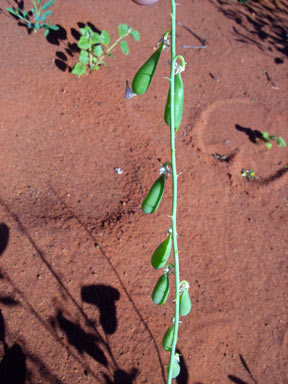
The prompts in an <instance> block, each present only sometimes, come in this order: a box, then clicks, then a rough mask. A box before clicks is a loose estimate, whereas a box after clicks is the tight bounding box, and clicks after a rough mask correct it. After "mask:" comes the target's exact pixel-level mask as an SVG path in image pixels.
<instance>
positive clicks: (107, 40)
mask: <svg viewBox="0 0 288 384" xmlns="http://www.w3.org/2000/svg"><path fill="white" fill-rule="evenodd" d="M110 40H111V38H110V35H109V33H108V32H107V31H102V32H101V35H100V41H101V43H102V44H103V45H108V44H109V43H110Z"/></svg>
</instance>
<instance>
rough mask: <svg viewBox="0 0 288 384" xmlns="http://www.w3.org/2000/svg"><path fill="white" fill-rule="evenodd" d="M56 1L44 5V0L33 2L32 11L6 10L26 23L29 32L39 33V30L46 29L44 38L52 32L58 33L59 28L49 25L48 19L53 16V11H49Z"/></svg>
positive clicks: (51, 0) (52, 0)
mask: <svg viewBox="0 0 288 384" xmlns="http://www.w3.org/2000/svg"><path fill="white" fill-rule="evenodd" d="M54 1H55V0H49V1H48V2H47V3H45V4H43V5H41V4H42V0H33V1H32V3H33V7H32V8H31V9H30V11H28V12H27V11H25V10H24V9H23V8H19V7H18V8H14V7H13V8H6V11H8V12H9V13H10V14H11V15H12V16H14V17H16V18H17V19H19V20H20V22H22V23H24V24H25V25H26V27H27V29H28V31H33V32H35V33H36V32H37V31H38V30H39V29H44V30H45V31H44V36H45V37H47V36H48V35H49V32H50V31H51V30H53V31H58V30H59V27H58V26H57V25H53V24H51V22H50V21H49V23H48V24H47V22H46V19H47V17H48V16H50V15H52V11H51V10H49V11H47V9H48V8H50V7H51V6H52V5H53V4H54Z"/></svg>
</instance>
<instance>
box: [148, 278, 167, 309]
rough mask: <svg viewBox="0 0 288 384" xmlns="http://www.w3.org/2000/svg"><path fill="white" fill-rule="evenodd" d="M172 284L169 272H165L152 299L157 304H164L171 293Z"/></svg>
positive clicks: (156, 286)
mask: <svg viewBox="0 0 288 384" xmlns="http://www.w3.org/2000/svg"><path fill="white" fill-rule="evenodd" d="M169 289H170V284H169V276H168V274H166V273H165V274H164V275H162V276H160V278H159V280H158V281H157V283H156V285H155V287H154V290H153V293H152V300H153V301H154V303H155V304H157V305H162V304H164V303H165V302H166V300H167V297H168V294H169Z"/></svg>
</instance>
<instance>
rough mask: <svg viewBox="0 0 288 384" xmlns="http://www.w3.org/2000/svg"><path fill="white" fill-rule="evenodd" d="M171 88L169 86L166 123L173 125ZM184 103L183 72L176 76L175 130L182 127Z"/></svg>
mask: <svg viewBox="0 0 288 384" xmlns="http://www.w3.org/2000/svg"><path fill="white" fill-rule="evenodd" d="M170 90H171V87H170V88H169V92H168V97H167V102H166V107H165V112H164V120H165V123H166V124H168V125H169V127H170V126H171V116H170V114H171V100H170ZM183 104H184V86H183V81H182V77H181V73H180V72H179V73H177V74H176V75H175V78H174V127H175V131H176V132H177V131H178V128H179V127H180V124H181V120H182V115H183Z"/></svg>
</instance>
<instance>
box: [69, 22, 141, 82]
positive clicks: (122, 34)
mask: <svg viewBox="0 0 288 384" xmlns="http://www.w3.org/2000/svg"><path fill="white" fill-rule="evenodd" d="M80 34H81V37H80V39H79V41H78V43H77V46H78V48H80V56H79V62H78V63H77V64H76V65H75V66H74V68H73V70H72V73H73V74H75V75H77V76H79V77H80V76H81V75H83V74H84V73H85V72H86V70H87V69H89V70H90V71H91V70H98V69H99V68H100V66H101V65H106V62H105V60H104V58H105V56H110V57H113V55H112V53H111V51H112V49H113V48H114V47H115V46H116V45H117V44H118V43H120V48H121V50H122V52H123V53H124V55H128V54H129V52H130V50H129V45H128V43H127V41H126V40H124V38H126V37H127V36H129V35H131V36H132V37H133V38H134V40H135V41H139V40H140V34H139V32H138V31H136V30H133V29H132V27H128V25H127V24H119V26H118V34H119V37H118V39H117V40H116V41H115V43H113V44H112V45H110V46H109V44H110V42H111V37H110V34H109V33H108V32H107V31H105V30H103V31H102V32H101V33H98V32H94V31H93V30H92V29H91V27H90V26H88V25H86V26H85V27H84V28H81V29H80Z"/></svg>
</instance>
